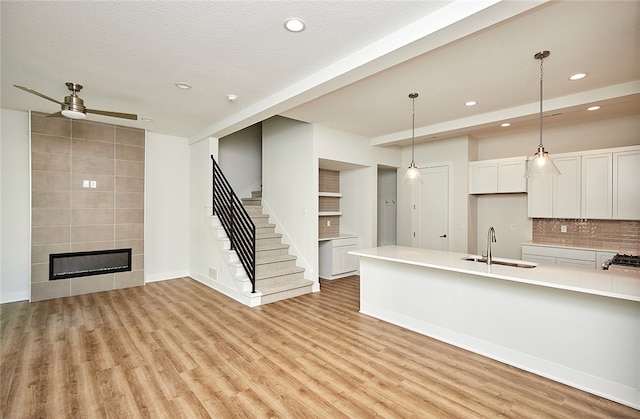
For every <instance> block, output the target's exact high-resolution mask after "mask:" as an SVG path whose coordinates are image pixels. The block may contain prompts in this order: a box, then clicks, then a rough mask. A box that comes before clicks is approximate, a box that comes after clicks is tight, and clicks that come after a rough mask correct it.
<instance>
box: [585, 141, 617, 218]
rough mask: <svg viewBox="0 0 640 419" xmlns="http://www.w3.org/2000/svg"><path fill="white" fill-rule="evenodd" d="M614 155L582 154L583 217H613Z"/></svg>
mask: <svg viewBox="0 0 640 419" xmlns="http://www.w3.org/2000/svg"><path fill="white" fill-rule="evenodd" d="M611 161H612V155H611V153H607V154H594V155H585V156H582V199H581V201H582V208H581V217H582V218H602V219H607V218H609V219H610V218H612V214H613V180H612V177H613V171H612V168H611Z"/></svg>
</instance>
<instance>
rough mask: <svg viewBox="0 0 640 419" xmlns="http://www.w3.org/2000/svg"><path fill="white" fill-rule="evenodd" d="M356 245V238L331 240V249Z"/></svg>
mask: <svg viewBox="0 0 640 419" xmlns="http://www.w3.org/2000/svg"><path fill="white" fill-rule="evenodd" d="M357 244H358V238H357V237H349V238H345V239H333V240H331V245H332V246H333V247H343V246H356V245H357Z"/></svg>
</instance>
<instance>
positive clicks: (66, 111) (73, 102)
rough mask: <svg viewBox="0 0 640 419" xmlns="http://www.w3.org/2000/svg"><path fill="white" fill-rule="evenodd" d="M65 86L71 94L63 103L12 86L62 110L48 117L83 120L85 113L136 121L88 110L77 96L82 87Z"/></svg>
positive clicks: (25, 88)
mask: <svg viewBox="0 0 640 419" xmlns="http://www.w3.org/2000/svg"><path fill="white" fill-rule="evenodd" d="M66 85H67V87H68V88H69V90H71V94H70V95H69V96H65V98H64V102H60V101H58V100H55V99H53V98H51V97H49V96H47V95H44V94H42V93H40V92H36V91H35V90H33V89H30V88H28V87H24V86H18V85H15V84H14V86H15V87H17V88H18V89H21V90H24V91H25V92H29V93H31V94H33V95H36V96H40V97H41V98H44V99H47V100H50V101H52V102H55V103H57V104H58V105H60V107H61V108H62V109H61V111H60V112H57V113H55V114H51V115H49V116H60V115H63V116H66V117H67V118H72V119H84V118H86V117H87V113H93V114H96V115H104V116H113V117H115V118H125V119H133V120H137V119H138V115H135V114H131V113H122V112H110V111H100V110H97V109H88V108H86V107H85V106H84V101H83V100H82V99H80V97H79V96H78V92H80V90H82V85H80V84H78V83H71V82H69V83H66Z"/></svg>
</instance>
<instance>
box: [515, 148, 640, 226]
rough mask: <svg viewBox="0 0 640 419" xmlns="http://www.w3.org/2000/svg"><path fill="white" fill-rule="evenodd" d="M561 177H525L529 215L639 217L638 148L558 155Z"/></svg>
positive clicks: (639, 153)
mask: <svg viewBox="0 0 640 419" xmlns="http://www.w3.org/2000/svg"><path fill="white" fill-rule="evenodd" d="M553 160H554V162H555V163H556V165H557V166H558V170H560V176H542V177H537V178H530V179H528V180H527V183H528V185H527V189H528V193H529V196H528V214H529V217H530V218H587V219H614V220H640V186H639V185H638V179H640V147H639V146H630V147H620V148H613V149H603V150H592V151H584V152H581V153H572V154H557V155H555V156H553Z"/></svg>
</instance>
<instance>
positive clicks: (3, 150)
mask: <svg viewBox="0 0 640 419" xmlns="http://www.w3.org/2000/svg"><path fill="white" fill-rule="evenodd" d="M0 117H1V121H0V127H2V130H1V132H0V160H1V162H0V168H1V170H0V225H2V228H0V237H1V240H0V304H4V303H10V302H14V301H23V300H28V299H29V275H30V269H29V265H30V258H31V257H30V254H31V249H30V240H29V237H30V233H29V232H30V230H31V224H30V223H31V211H30V200H31V194H30V176H29V113H28V112H20V111H13V110H8V109H0Z"/></svg>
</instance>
